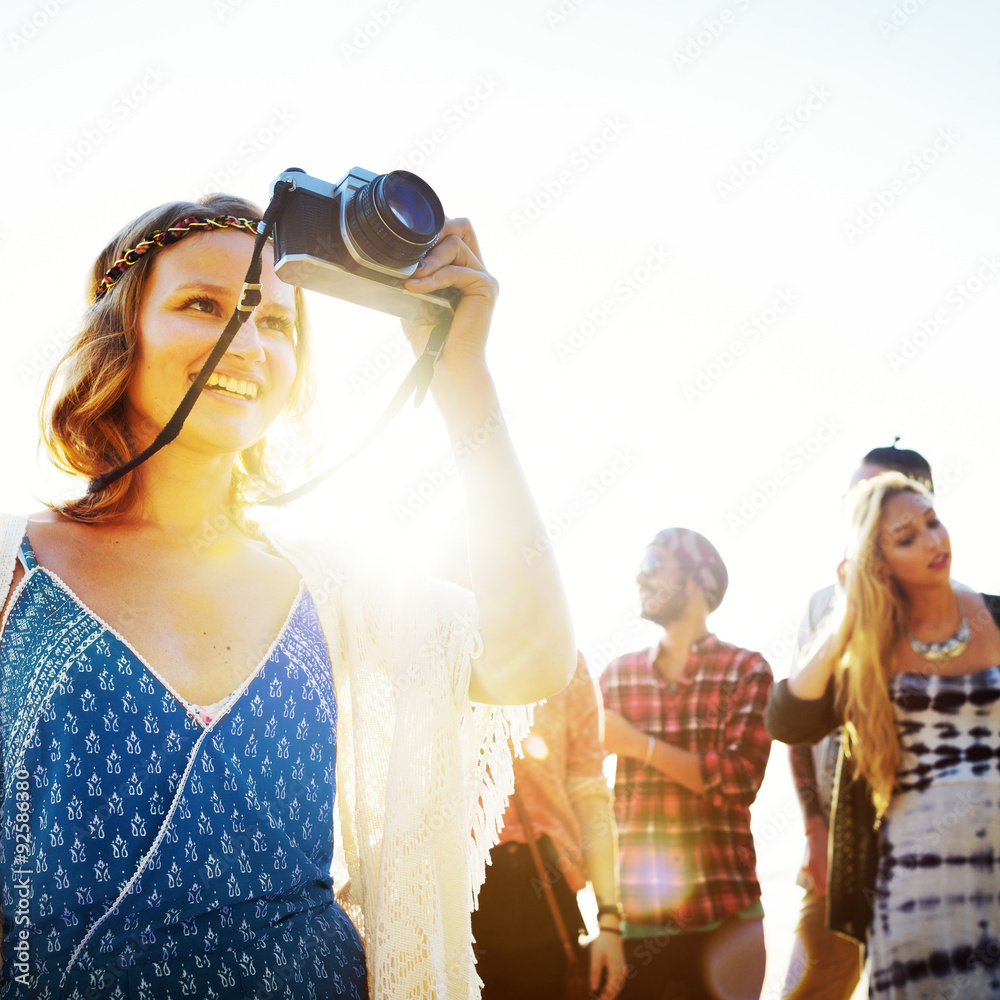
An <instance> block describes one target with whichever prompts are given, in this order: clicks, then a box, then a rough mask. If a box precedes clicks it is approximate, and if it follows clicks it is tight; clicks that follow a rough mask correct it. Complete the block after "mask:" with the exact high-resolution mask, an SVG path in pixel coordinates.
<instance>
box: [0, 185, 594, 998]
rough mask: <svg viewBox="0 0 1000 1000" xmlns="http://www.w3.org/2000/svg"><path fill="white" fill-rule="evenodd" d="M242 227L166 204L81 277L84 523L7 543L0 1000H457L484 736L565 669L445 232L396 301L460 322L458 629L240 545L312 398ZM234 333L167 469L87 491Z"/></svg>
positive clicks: (452, 594)
mask: <svg viewBox="0 0 1000 1000" xmlns="http://www.w3.org/2000/svg"><path fill="white" fill-rule="evenodd" d="M259 217H260V213H259V211H258V210H257V209H256V207H255V206H253V205H252V204H250V203H249V202H245V201H243V200H242V199H237V198H232V197H228V196H213V197H211V198H209V199H206V200H205V201H203V202H199V203H186V202H175V203H171V204H168V205H164V206H161V207H160V208H158V209H155V210H153V211H152V212H149V213H146V214H145V215H143V216H141V217H140V218H138V219H136V220H135V221H134V222H132V223H130V224H129V225H128V226H126V227H125V228H124V229H123V230H121V232H119V233H118V235H117V236H116V237H115V238H114V239H113V240H112V241H111V242H110V243H109V244H108V245H107V246H106V247H105V249H104V250H103V251H102V252H101V253H100V255H99V256H98V258H97V260H96V262H95V264H94V268H93V275H92V282H91V289H92V293H91V300H90V305H89V308H88V310H87V312H86V313H85V315H84V319H83V327H82V330H81V332H80V334H79V335H78V336H77V337H76V339H75V340H74V341H73V342H72V343H71V344H70V345H69V347H68V350H67V352H66V355H65V357H64V358H63V359H62V361H61V362H60V364H59V366H58V368H57V370H56V372H55V375H54V377H53V380H52V382H51V384H50V387H49V391H48V394H47V400H46V415H45V423H44V428H43V438H44V440H45V442H46V444H47V445H48V448H49V451H50V454H51V455H52V457H53V459H54V460H55V462H56V464H57V465H58V466H60V467H61V468H62V469H63V470H65V471H67V472H70V473H72V474H74V475H76V476H78V477H82V478H84V479H90V480H91V487H90V490H89V491H88V492H87V493H86V494H84V495H82V496H80V497H78V498H76V499H73V500H70V501H68V502H65V503H56V504H53V505H52V506H51V507H50V509H48V510H45V511H42V512H40V513H37V514H33V515H31V516H30V517H27V518H25V517H14V516H8V517H4V518H3V519H2V520H0V574H2V578H0V594H2V595H3V596H2V601H3V619H2V633H0V739H2V766H3V774H2V778H3V781H2V785H0V803H2V810H3V824H2V834H0V890H2V906H3V915H4V922H3V930H4V940H3V968H2V988H0V996H2V997H4V998H6V997H22V996H23V997H27V996H30V997H39V998H49V997H57V996H58V997H67V998H82V997H85V996H86V997H102V998H103V997H108V998H111V997H115V998H118V997H132V998H143V1000H153V998H156V1000H173V998H180V997H192V996H198V997H204V998H216V1000H235V998H237V997H240V998H242V997H260V998H263V997H268V998H278V997H282V998H289V1000H291V998H294V1000H306V998H310V1000H315V998H320V997H324V998H325V997H335V996H336V997H340V996H344V997H353V998H362V997H368V996H371V997H375V998H379V1000H389V998H393V1000H395V998H398V997H414V998H416V997H422V998H432V997H433V998H438V997H441V998H443V997H449V998H452V997H454V998H461V1000H469V998H473V997H478V995H479V989H478V982H477V979H476V976H475V972H474V965H473V954H472V939H471V927H470V910H471V907H472V904H473V899H474V893H475V891H476V889H477V888H478V886H479V884H480V882H481V881H482V877H483V869H484V865H485V859H486V857H487V855H488V852H489V849H490V847H491V846H492V843H493V841H494V840H495V836H496V824H497V821H498V819H499V816H500V814H501V813H502V811H503V807H504V804H505V796H506V793H507V792H509V790H510V788H511V786H512V782H513V777H512V770H511V761H510V752H509V749H508V741H509V738H510V737H511V736H514V737H518V736H519V735H520V734H521V733H522V732H523V731H524V728H525V724H526V721H527V719H526V713H525V711H524V710H523V709H518V710H509V709H500V708H498V707H495V706H498V705H502V704H513V705H519V704H524V703H527V702H530V701H534V700H537V699H539V698H542V697H545V696H546V695H548V694H551V693H553V692H554V691H556V690H558V689H559V688H560V687H561V686H562V685H563V684H565V683H566V681H567V680H568V678H569V677H570V676H571V674H572V670H573V665H574V663H575V658H576V657H575V646H574V643H573V638H572V631H571V627H570V625H569V617H568V613H567V609H566V605H565V600H564V597H563V592H562V588H561V584H560V581H559V579H558V576H557V573H556V570H555V566H554V562H553V561H552V559H551V556H550V555H549V554H546V553H542V554H540V555H539V556H538V558H537V559H534V560H532V561H530V562H526V561H525V560H523V559H521V558H520V556H519V555H518V553H519V552H520V551H521V548H522V546H523V545H524V544H527V542H528V540H530V539H531V538H533V537H534V536H535V535H536V533H537V532H538V531H540V530H541V527H542V526H541V523H540V520H539V518H538V516H537V513H536V512H535V509H534V506H533V504H532V501H531V498H530V495H529V494H528V491H527V488H526V486H525V484H524V482H523V479H522V476H521V473H520V471H519V468H518V464H517V460H516V457H515V455H514V452H513V449H512V446H511V443H510V440H509V438H508V436H507V434H506V431H505V429H504V427H503V424H502V422H501V421H500V420H498V417H497V414H498V413H499V409H498V402H497V396H496V392H495V389H494V387H493V382H492V379H491V377H490V374H489V371H488V368H487V366H486V363H485V358H484V352H485V343H486V336H487V332H488V328H489V323H490V317H491V314H492V310H493V305H494V301H495V298H496V294H497V284H496V281H495V280H494V279H493V278H492V277H491V276H490V274H489V273H488V272H487V271H486V269H485V267H484V266H483V264H482V261H481V253H480V250H479V245H478V241H477V239H476V235H475V233H474V232H473V230H472V227H471V226H470V225H469V223H468V222H467V221H466V220H462V219H458V220H448V221H446V222H445V223H444V227H443V229H442V230H441V232H440V237H439V238H438V240H437V242H436V243H435V244H434V246H433V248H432V249H430V250H428V251H427V253H426V255H425V256H424V257H423V258H422V260H421V262H420V264H419V267H418V268H417V270H416V273H415V275H414V277H413V278H412V279H410V280H408V282H407V285H406V287H407V288H408V289H410V290H411V291H417V292H432V291H435V290H438V289H444V288H453V289H457V291H458V292H459V293H460V297H458V298H457V299H456V302H457V305H456V306H455V314H454V321H453V323H452V327H451V331H450V335H449V337H448V340H447V342H446V344H445V347H444V350H443V352H442V353H441V357H440V363H439V364H438V366H437V370H436V374H435V377H434V380H433V384H432V393H433V394H434V396H435V399H436V402H437V405H438V407H439V408H440V410H441V413H442V415H443V417H444V420H445V423H446V425H447V428H448V431H449V433H450V435H451V437H452V440H454V441H461V440H463V439H464V438H465V437H466V436H468V435H472V434H476V435H477V436H476V440H477V443H479V442H480V441H481V444H480V445H479V447H478V448H477V449H476V450H475V451H474V452H471V451H470V449H465V452H466V455H465V456H464V457H461V456H459V457H458V458H457V459H456V461H457V465H458V467H459V469H460V474H461V477H462V480H463V485H464V487H465V490H466V495H467V505H468V509H469V511H470V514H469V552H470V558H471V564H472V579H473V580H474V584H475V585H474V588H473V590H474V592H475V593H474V597H475V602H473V595H472V594H469V593H468V592H467V591H463V590H460V589H459V588H457V587H452V586H449V585H445V584H438V583H434V584H431V583H429V582H428V581H426V580H421V581H417V582H414V583H412V584H409V585H408V584H405V583H402V582H400V581H399V574H398V573H397V572H396V570H395V567H392V566H388V567H387V566H386V565H385V562H384V559H383V560H380V561H379V562H378V563H377V564H372V563H371V561H370V560H366V559H364V558H358V557H356V556H354V555H352V554H351V552H350V551H349V550H348V549H347V548H346V547H345V546H344V545H343V544H340V543H336V542H324V541H322V540H317V539H305V540H292V539H288V538H281V537H280V536H279V535H278V534H277V533H275V532H271V531H267V532H265V531H262V530H261V529H260V528H259V527H257V526H256V525H255V524H254V523H253V520H252V519H251V517H250V516H249V514H248V507H249V505H250V504H251V503H253V502H254V501H255V500H257V499H259V498H261V497H265V496H273V495H275V494H277V493H280V491H281V484H280V482H279V477H278V476H277V474H276V471H277V467H278V464H279V462H280V460H281V458H282V455H281V453H280V452H277V453H276V452H275V449H274V444H273V442H272V440H271V439H272V435H271V431H272V429H273V428H274V427H275V425H276V424H278V423H279V422H282V421H284V422H288V421H295V420H296V419H298V418H301V417H302V416H303V414H304V413H305V412H306V411H307V409H308V405H309V401H310V395H311V386H312V381H313V374H312V371H311V368H310V365H309V328H308V324H307V322H306V317H305V311H304V303H303V300H302V294H301V292H300V291H299V290H298V289H295V288H293V287H292V286H290V285H287V284H285V283H283V282H282V281H281V280H280V279H279V278H278V277H277V275H276V274H275V271H274V264H273V253H272V251H271V249H270V247H269V246H267V245H265V246H264V252H263V260H262V273H261V276H260V278H259V299H258V300H257V301H253V298H254V297H256V296H254V297H251V298H248V299H246V300H244V278H245V274H246V273H247V268H248V263H249V262H250V259H251V255H252V251H253V248H254V243H255V235H254V234H255V233H256V232H257V226H258V222H259ZM257 238H258V239H259V240H260V242H261V243H263V233H261V234H260V236H259V237H257ZM247 281H248V286H247V287H248V288H249V287H251V286H252V284H253V279H247ZM241 301H246V302H247V303H248V305H249V306H250V307H252V311H251V312H250V313H249V315H248V318H246V319H245V321H244V322H243V323H242V325H241V326H240V327H239V330H238V332H237V333H236V335H235V338H234V339H232V341H231V342H230V343H229V345H228V347H226V349H225V353H224V354H222V355H221V357H220V360H219V361H218V362H217V364H216V365H215V368H214V370H213V371H212V373H211V376H210V377H209V376H208V374H207V371H206V372H205V375H204V377H205V378H206V379H207V382H206V383H205V385H204V389H203V390H202V391H201V392H200V394H199V395H198V397H197V401H196V402H195V404H194V406H193V409H191V411H190V413H189V415H188V417H187V419H186V421H185V422H184V423H183V426H182V428H181V429H180V432H179V433H178V434H177V436H176V438H175V439H174V440H173V441H172V442H171V443H170V444H168V445H167V446H166V447H163V448H162V449H161V450H159V451H157V452H156V453H155V454H153V455H152V457H149V458H148V459H147V460H145V461H143V462H142V463H141V464H139V465H138V466H137V467H135V468H134V469H132V471H129V472H128V473H127V474H126V475H124V476H122V477H121V478H119V479H117V481H115V482H113V483H108V482H107V481H106V478H105V479H100V478H95V477H102V476H104V475H105V474H106V473H109V472H110V471H111V470H115V469H117V468H118V467H119V466H121V465H122V463H124V462H126V461H127V460H129V459H132V458H133V457H135V456H138V455H140V454H142V453H143V451H144V449H146V447H147V446H148V445H150V443H151V442H152V441H153V440H154V438H155V437H156V436H157V434H158V432H159V431H160V430H161V428H163V427H164V425H165V424H167V421H168V420H169V419H170V418H171V414H173V413H174V412H175V410H176V409H177V407H178V403H179V402H180V400H181V399H182V398H183V397H184V396H185V394H186V393H187V392H188V391H189V389H190V387H191V386H192V385H194V384H195V382H196V379H198V378H199V377H200V373H201V372H202V369H203V368H204V367H206V361H207V359H208V358H210V357H211V356H212V352H213V349H214V348H215V347H216V344H217V342H219V343H222V341H220V334H221V332H222V330H223V327H224V326H225V325H226V321H227V318H228V317H229V316H230V315H233V314H234V310H235V309H236V307H237V304H238V302H241ZM428 332H429V331H428V330H427V328H412V327H410V328H408V329H407V335H408V336H409V337H410V338H411V340H412V341H413V343H414V346H415V348H420V347H421V346H422V343H423V341H424V340H426V337H427V335H428ZM484 426H485V427H489V428H490V433H489V434H488V435H483V434H481V433H479V434H477V432H478V431H480V430H481V428H483V427H484ZM331 527H332V529H333V530H334V532H335V534H337V535H339V536H344V535H346V534H347V533H348V530H349V529H348V527H347V526H339V525H332V526H331ZM473 702H477V703H479V704H476V705H473V704H472V703H473ZM335 793H336V795H335ZM335 820H336V821H338V822H337V824H336V829H337V840H338V843H337V844H336V845H335V843H334V840H335V837H334V829H335ZM335 846H336V847H337V848H338V850H339V849H340V848H341V847H342V848H343V853H344V855H345V856H346V862H347V870H348V873H349V876H350V878H349V883H348V884H347V887H346V889H345V893H344V895H343V896H341V895H340V894H339V893H338V900H340V901H341V902H343V904H344V909H342V908H341V906H340V905H339V903H338V902H337V901H335V899H334V895H333V888H334V886H333V879H332V877H331V874H330V872H331V865H332V861H333V857H334V848H335ZM345 910H346V913H349V914H350V916H351V918H353V922H352V920H349V919H348V917H347V915H346V914H345ZM362 939H363V941H364V946H363V947H362V943H361V942H362Z"/></svg>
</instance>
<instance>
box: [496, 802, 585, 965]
mask: <svg viewBox="0 0 1000 1000" xmlns="http://www.w3.org/2000/svg"><path fill="white" fill-rule="evenodd" d="M510 798H511V801H512V802H513V803H514V808H515V809H516V810H517V815H518V818H519V819H520V820H521V826H523V827H524V832H525V833H526V834H527V837H528V850H530V851H531V860H532V861H534V863H535V870H536V871H537V872H538V879H539V881H540V882H541V883H542V892H544V893H545V902H546V903H548V906H549V912H550V913H551V914H552V920H553V921H554V922H555V925H556V930H557V931H558V932H559V940H560V941H561V942H562V946H563V951H564V952H565V953H566V961H567V962H568V963H569V967H570V968H571V969H572V968H573V967H574V966H575V965H576V952H575V951H574V950H573V946H572V945H571V944H570V940H569V934H568V933H567V931H566V925H565V924H564V923H563V918H562V914H561V913H560V912H559V904H558V903H557V902H556V895H555V893H554V892H553V891H552V886H551V885H550V884H549V880H548V878H547V877H546V873H545V865H544V864H543V863H542V855H541V853H540V852H539V850H538V841H537V840H536V839H535V830H534V828H533V827H532V825H531V818H530V817H529V816H528V810H527V809H525V807H524V803H523V802H522V801H521V797H520V796H519V795H518V794H517V792H511V796H510Z"/></svg>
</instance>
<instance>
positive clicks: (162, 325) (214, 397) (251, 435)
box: [126, 230, 296, 454]
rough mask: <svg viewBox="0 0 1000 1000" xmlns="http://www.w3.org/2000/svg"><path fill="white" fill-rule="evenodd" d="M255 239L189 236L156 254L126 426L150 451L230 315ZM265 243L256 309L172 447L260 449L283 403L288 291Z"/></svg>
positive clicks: (290, 322) (290, 336)
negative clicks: (278, 275)
mask: <svg viewBox="0 0 1000 1000" xmlns="http://www.w3.org/2000/svg"><path fill="white" fill-rule="evenodd" d="M253 243H254V241H253V237H251V236H249V235H247V234H245V233H241V232H237V231H234V230H218V231H215V232H207V233H198V234H196V235H191V236H188V237H187V238H186V239H184V240H182V241H180V242H179V243H177V244H176V245H175V246H172V247H168V248H166V249H165V250H163V251H160V252H158V253H157V255H156V258H155V260H154V261H152V265H153V266H152V269H151V274H150V276H149V278H148V280H147V282H146V286H145V288H144V289H143V293H142V298H141V300H140V304H139V317H138V357H137V358H136V365H135V370H134V374H133V376H132V380H131V382H130V384H129V388H128V392H127V395H126V399H127V412H128V422H129V427H130V429H131V431H132V434H133V436H134V444H135V445H137V446H138V447H144V446H145V445H147V444H148V443H149V442H150V441H151V440H152V439H153V437H154V436H155V435H156V434H157V433H158V432H159V431H160V430H161V429H162V428H163V426H164V425H165V424H166V422H167V421H168V420H169V419H170V417H171V416H172V414H173V412H174V410H176V408H177V404H178V403H179V402H180V401H181V399H182V398H183V396H184V393H185V392H187V390H188V388H189V387H190V385H191V383H192V381H193V380H194V378H195V376H196V375H197V374H198V372H199V371H200V370H201V367H202V365H203V364H204V363H205V360H206V358H207V357H208V355H209V353H210V352H211V350H212V348H213V347H214V346H215V343H216V341H217V340H218V339H219V335H220V334H221V333H222V330H223V328H224V327H225V325H226V322H227V320H228V319H229V317H230V316H231V315H232V313H233V311H234V309H235V308H236V304H237V301H238V299H239V295H240V292H241V290H242V287H243V280H244V278H245V276H246V272H247V267H248V266H249V263H250V257H251V254H252V252H253ZM272 261H273V256H272V250H271V247H270V244H268V245H266V246H265V249H264V254H263V260H262V269H261V278H260V282H261V302H260V305H259V306H257V308H256V309H255V310H254V312H253V314H252V315H251V316H250V318H249V319H248V320H247V321H246V322H245V323H244V324H243V326H242V327H241V328H240V330H239V331H238V332H237V334H236V337H235V338H234V339H233V342H232V343H231V344H230V345H229V348H228V349H227V351H226V353H225V354H224V355H223V357H222V359H221V361H220V362H219V364H218V365H217V366H216V369H215V373H214V374H213V377H212V378H211V379H210V380H209V381H210V383H212V384H211V385H209V386H208V387H206V389H205V390H204V391H203V392H202V394H201V398H200V399H199V400H198V402H197V403H196V404H195V406H194V409H193V410H192V411H191V413H190V415H189V416H188V418H187V420H186V421H185V423H184V427H183V429H182V430H181V433H180V435H179V436H178V438H177V441H176V442H175V445H176V444H180V445H183V446H185V447H187V448H188V449H190V450H192V451H195V452H203V453H209V454H219V453H235V452H238V451H241V450H243V449H244V448H248V447H249V446H250V445H252V444H253V443H254V442H255V441H257V440H259V439H260V438H261V437H262V436H263V435H264V433H265V432H266V431H267V429H268V427H269V426H270V425H271V424H272V423H273V422H274V420H275V419H276V418H277V417H278V416H279V415H280V414H281V413H282V411H283V410H284V409H285V407H286V406H287V404H288V401H289V396H290V392H291V388H292V384H293V382H294V380H295V370H296V357H295V340H294V336H295V319H296V315H295V289H294V288H293V287H292V286H291V285H287V284H285V283H284V282H283V281H281V280H280V279H279V278H277V277H276V276H275V273H274V267H273V263H272Z"/></svg>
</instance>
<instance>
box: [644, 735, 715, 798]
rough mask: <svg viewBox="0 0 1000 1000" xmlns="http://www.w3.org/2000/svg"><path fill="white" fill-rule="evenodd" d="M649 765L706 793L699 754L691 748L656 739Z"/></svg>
mask: <svg viewBox="0 0 1000 1000" xmlns="http://www.w3.org/2000/svg"><path fill="white" fill-rule="evenodd" d="M649 766H650V767H655V768H656V770H657V771H659V772H660V774H664V775H666V776H667V777H668V778H670V780H671V781H676V782H677V784H679V785H683V786H684V787H685V788H688V789H690V790H691V791H692V792H697V793H698V794H699V795H704V793H705V781H704V778H703V777H702V774H701V756H700V755H699V754H696V753H694V752H692V751H691V750H681V749H680V748H679V747H675V746H672V745H671V744H669V743H665V742H664V741H663V740H656V745H655V746H654V748H653V756H652V757H651V758H650V760H649Z"/></svg>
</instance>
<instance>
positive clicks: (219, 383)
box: [205, 372, 257, 399]
mask: <svg viewBox="0 0 1000 1000" xmlns="http://www.w3.org/2000/svg"><path fill="white" fill-rule="evenodd" d="M205 391H206V392H208V391H211V392H215V393H218V394H219V395H220V396H232V397H233V398H235V399H256V398H257V383H256V382H244V381H241V380H240V379H235V378H227V377H226V376H225V375H219V373H218V372H212V374H211V375H209V376H208V382H207V384H206V385H205Z"/></svg>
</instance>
